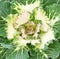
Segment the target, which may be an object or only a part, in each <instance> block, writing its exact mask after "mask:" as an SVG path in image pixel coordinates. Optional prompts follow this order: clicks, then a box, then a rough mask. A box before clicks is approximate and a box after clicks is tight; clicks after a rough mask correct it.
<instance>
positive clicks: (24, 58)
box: [6, 48, 29, 59]
mask: <svg viewBox="0 0 60 59" xmlns="http://www.w3.org/2000/svg"><path fill="white" fill-rule="evenodd" d="M28 57H29V56H28V51H27V50H26V49H25V48H23V49H19V50H17V51H14V50H8V51H7V54H6V59H28Z"/></svg>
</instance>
